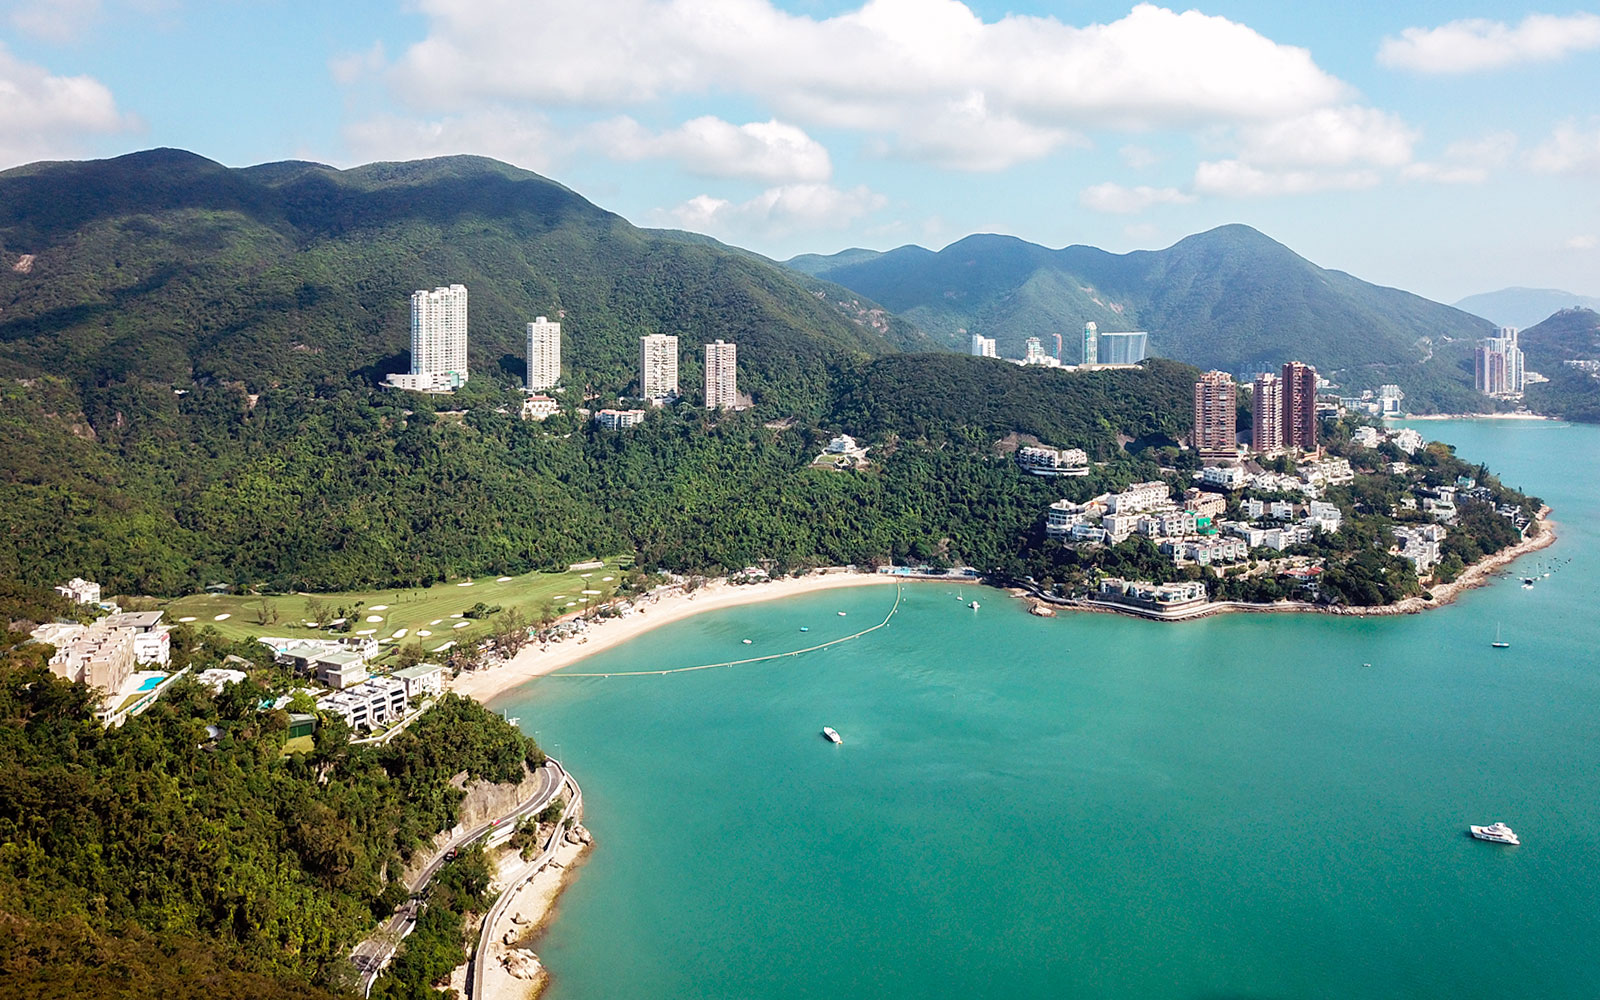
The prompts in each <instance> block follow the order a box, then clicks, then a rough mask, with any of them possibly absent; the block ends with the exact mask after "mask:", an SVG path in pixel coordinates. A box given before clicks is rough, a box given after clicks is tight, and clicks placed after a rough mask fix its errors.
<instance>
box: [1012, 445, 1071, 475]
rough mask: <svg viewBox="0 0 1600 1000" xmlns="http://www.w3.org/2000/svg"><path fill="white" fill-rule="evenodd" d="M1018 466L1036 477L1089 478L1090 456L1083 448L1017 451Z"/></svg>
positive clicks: (1024, 449) (1020, 449)
mask: <svg viewBox="0 0 1600 1000" xmlns="http://www.w3.org/2000/svg"><path fill="white" fill-rule="evenodd" d="M1017 464H1018V465H1020V466H1022V469H1023V471H1024V472H1029V473H1032V474H1033V475H1035V476H1087V475H1088V474H1089V455H1088V453H1087V452H1085V451H1084V450H1083V449H1082V448H1064V449H1060V450H1058V449H1055V448H1039V447H1027V448H1018V449H1017Z"/></svg>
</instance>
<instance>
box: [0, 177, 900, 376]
mask: <svg viewBox="0 0 1600 1000" xmlns="http://www.w3.org/2000/svg"><path fill="white" fill-rule="evenodd" d="M25 254H26V255H31V266H30V267H28V268H27V269H26V270H22V271H19V270H17V269H16V268H17V264H18V262H19V261H20V260H21V257H22V256H23V255H25ZM456 282H459V283H462V284H466V285H467V286H468V288H469V291H470V293H471V296H472V298H471V308H470V309H469V352H470V358H471V367H472V371H473V373H474V375H475V376H480V375H481V376H485V377H489V378H494V379H500V380H505V381H509V380H511V379H512V378H514V377H515V375H516V371H517V368H518V363H519V362H520V359H521V358H522V357H523V355H524V347H523V343H524V342H523V326H524V324H525V323H526V322H527V321H529V320H531V319H533V318H534V317H535V316H536V315H548V316H551V317H553V318H562V317H563V313H565V316H564V321H563V337H564V340H565V342H566V349H565V350H564V352H563V354H564V357H563V360H564V362H565V363H566V367H567V368H568V375H569V382H570V384H573V385H577V386H585V385H592V386H594V387H595V390H596V391H598V392H601V393H603V394H604V393H609V394H611V395H612V396H615V395H617V394H621V393H624V392H626V391H627V390H628V389H629V387H630V385H631V383H632V380H633V378H634V370H635V361H636V357H635V354H636V351H637V339H636V338H637V337H638V336H639V335H640V334H643V333H654V332H670V333H675V334H678V335H679V336H680V338H681V340H682V344H681V347H682V349H683V354H684V358H683V370H682V377H683V381H684V382H685V383H686V384H687V385H688V386H691V387H692V386H693V385H694V384H695V381H696V380H697V378H698V375H699V360H698V358H697V356H696V351H695V348H696V347H698V346H699V344H700V343H702V342H705V341H709V340H712V339H716V338H718V337H720V338H723V339H728V340H734V341H738V342H740V343H741V345H742V346H743V347H744V348H745V350H744V351H742V352H741V358H740V360H741V373H740V374H741V388H742V389H745V391H748V392H753V393H754V394H755V395H756V397H757V398H758V399H761V398H763V397H770V398H771V399H772V400H773V401H774V402H776V403H778V404H779V405H785V406H787V405H792V404H794V403H795V402H796V401H798V400H800V399H802V398H808V397H815V396H818V395H819V393H818V392H817V391H816V390H817V387H818V386H819V385H821V384H822V383H824V382H825V381H826V380H827V379H828V377H829V374H828V369H829V365H830V364H831V363H833V362H830V360H829V359H848V358H861V357H868V356H874V355H878V354H883V353H888V352H891V351H894V350H899V349H903V348H906V347H911V348H913V349H916V348H923V347H927V346H931V345H929V344H927V343H926V341H925V338H923V336H922V334H921V333H920V331H917V330H915V329H914V328H912V327H910V326H909V325H906V324H888V323H886V322H881V323H877V324H876V325H874V323H873V322H872V321H871V318H870V316H868V317H865V318H864V316H863V313H870V309H866V310H863V309H858V308H854V307H846V306H845V305H842V304H841V303H840V302H839V301H838V300H839V298H840V296H838V295H834V296H831V297H830V296H829V295H828V294H826V293H825V294H823V295H820V296H819V295H818V290H819V289H820V288H821V287H822V283H820V282H818V281H817V280H816V279H812V278H809V277H805V278H802V277H801V276H799V275H796V274H795V273H794V272H791V271H789V270H787V269H785V268H781V267H779V266H777V265H775V264H772V263H771V262H768V261H765V260H764V259H762V258H760V257H759V256H758V255H753V254H749V253H747V252H743V251H737V252H736V251H735V250H733V249H732V248H728V247H725V246H723V245H722V244H718V243H715V242H714V241H711V242H704V241H696V240H693V239H691V238H688V236H684V237H677V236H668V235H665V234H662V233H659V232H652V231H649V230H643V229H639V228H636V227H634V226H632V225H631V224H630V223H628V222H627V221H626V220H625V219H623V218H622V217H621V216H619V215H616V214H615V213H612V212H609V211H607V210H605V209H603V208H600V207H599V206H596V205H594V204H593V203H591V202H589V201H588V200H587V199H584V198H583V197H582V196H580V195H578V194H577V193H575V192H573V191H572V190H571V189H570V188H567V187H565V186H564V185H561V184H559V183H557V182H555V181H552V180H550V179H549V178H545V177H542V176H541V175H539V174H536V173H533V172H531V171H525V170H521V169H520V168H517V167H513V166H510V165H509V164H504V163H500V162H499V161H495V160H490V159H487V158H483V157H472V156H455V157H440V158H435V159H431V160H419V161H405V162H380V163H372V164H365V165H362V166H359V167H353V168H349V169H346V170H340V169H337V168H334V167H330V166H327V165H325V164H317V163H310V162H307V161H282V162H278V163H267V164H258V165H255V166H251V167H243V168H230V167H226V166H223V165H222V164H219V163H216V162H214V161H211V160H208V159H206V158H205V157H202V156H199V155H197V154H194V153H190V152H187V151H184V150H177V149H155V150H147V151H142V152H139V153H132V154H128V155H126V156H122V157H117V158H114V159H110V160H90V161H70V162H59V163H39V164H29V165H27V166H24V167H20V168H15V169H13V170H8V171H4V172H0V373H5V374H8V375H12V376H16V377H31V376H35V375H39V374H61V375H65V376H67V377H69V378H71V379H73V380H74V381H76V382H78V383H79V384H80V385H82V386H84V387H86V388H93V387H98V386H106V385H111V384H116V383H118V382H121V381H125V380H127V379H129V378H145V379H151V380H154V381H157V382H167V383H170V384H173V385H179V386H181V385H186V384H189V383H190V382H192V381H193V380H196V379H218V380H222V381H229V382H240V383H242V384H244V385H246V386H247V387H249V388H251V389H252V390H254V391H259V390H260V389H261V388H265V387H268V386H272V385H278V384H286V383H294V382H305V381H311V382H315V381H318V380H322V379H328V378H333V379H346V378H352V377H355V378H361V379H365V380H368V381H372V380H375V379H376V378H377V377H380V376H381V375H382V374H383V373H384V372H386V371H399V370H404V366H405V362H406V358H407V354H408V351H409V320H408V310H409V306H408V301H409V295H410V293H411V292H412V291H413V290H415V289H417V288H431V287H434V286H437V285H441V284H450V283H456ZM858 297H859V296H858ZM808 387H809V388H808Z"/></svg>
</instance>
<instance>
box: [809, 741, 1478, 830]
mask: <svg viewBox="0 0 1600 1000" xmlns="http://www.w3.org/2000/svg"><path fill="white" fill-rule="evenodd" d="M822 735H824V736H826V737H827V738H828V742H829V743H843V742H844V737H842V736H840V735H839V733H838V732H837V731H836V730H835V729H834V728H833V727H832V726H823V727H822ZM1473 829H1474V830H1476V829H1477V827H1473ZM1473 836H1477V835H1476V834H1474V835H1473Z"/></svg>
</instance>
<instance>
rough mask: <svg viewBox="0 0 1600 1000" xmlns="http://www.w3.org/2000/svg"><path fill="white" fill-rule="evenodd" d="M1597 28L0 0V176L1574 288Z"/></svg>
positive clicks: (1482, 16) (734, 236) (1348, 2)
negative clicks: (992, 237)
mask: <svg viewBox="0 0 1600 1000" xmlns="http://www.w3.org/2000/svg"><path fill="white" fill-rule="evenodd" d="M1597 95H1600V13H1596V12H1595V11H1594V10H1585V9H1582V8H1569V7H1524V6H1520V5H1514V4H1486V3H1476V2H1453V3H1448V4H1446V3H1434V2H1417V3H1405V4H1396V3H1368V2H1364V0H1345V2H1340V3H1332V2H1322V0H1309V2H1298V3H1292V4H1290V3H1283V2H1282V0H1273V2H1252V0H1213V2H1208V3H1206V4H1205V5H1204V6H1202V7H1198V8H1193V9H1190V8H1185V7H1182V6H1171V7H1169V6H1160V5H1157V4H1151V3H1141V4H1137V5H1130V4H1128V3H1126V2H1124V3H1120V4H1119V3H1018V4H1015V5H1008V4H999V3H991V2H988V0H970V2H968V3H965V4H964V3H962V2H959V0H868V2H866V3H865V4H862V3H860V2H855V0H565V2H561V0H556V2H552V0H408V2H381V0H337V2H327V0H322V2H301V0H254V2H251V0H31V2H26V0H0V168H4V167H9V166H15V165H18V164H23V163H28V162H31V161H34V160H40V159H78V158H89V157H103V156H115V155H118V154H121V153H126V152H130V151H133V150H138V149H147V148H151V147H156V146H175V147H180V148H183V149H188V150H192V151H193V152H196V153H199V154H201V155H203V156H207V157H210V158H211V159H214V160H217V161H219V162H222V163H225V164H228V165H230V166H245V165H249V164H254V163H262V162H269V161H273V160H284V159H309V160H316V161H320V162H323V163H329V164H333V165H335V166H340V167H347V166H353V165H356V164H360V163H366V162H370V161H373V160H394V159H413V158H419V157H426V156H441V155H448V154H455V153H475V154H481V155H485V156H492V157H495V158H497V159H501V160H505V161H508V162H510V163H514V164H516V165H518V166H521V167H525V168H527V169H530V170H535V171H538V172H539V173H541V174H544V175H545V176H548V177H551V178H553V179H555V180H557V181H559V182H561V183H563V184H565V185H567V186H568V187H570V188H572V189H573V190H575V191H577V192H579V193H580V194H582V195H584V196H585V197H587V198H589V199H590V200H591V201H594V202H595V203H596V204H598V205H600V206H602V207H604V208H607V209H610V210H612V211H614V212H618V213H619V214H621V215H623V216H624V217H626V218H627V219H629V220H630V221H632V222H634V223H635V224H638V225H642V226H661V227H672V228H682V229H690V230H694V231H696V232H703V233H708V234H710V235H712V236H715V237H717V238H719V239H722V240H725V241H727V242H729V243H733V244H736V245H739V246H744V247H748V248H750V249H753V250H756V251H759V252H761V253H764V254H767V255H769V256H772V257H775V258H779V259H784V258H787V257H789V256H792V255H794V254H798V253H833V252H836V251H838V250H842V249H845V248H848V247H868V248H872V249H879V250H883V249H890V248H893V247H896V246H900V245H903V244H907V243H916V244H920V245H923V246H926V247H930V248H932V249H939V248H941V247H943V246H945V245H947V244H949V243H951V242H954V241H955V240H958V239H960V238H961V237H963V236H966V235H969V234H971V233H974V232H991V233H1007V234H1012V235H1015V236H1019V237H1021V238H1023V239H1027V240H1031V241H1033V242H1036V243H1041V244H1044V245H1046V246H1051V247H1060V246H1066V245H1069V244H1075V243H1084V244H1090V245H1094V246H1099V247H1103V248H1105V249H1107V250H1112V251H1115V252H1126V251H1129V250H1137V249H1156V248H1160V247H1165V246H1169V245H1171V244H1172V243H1174V242H1176V241H1177V240H1179V239H1181V238H1183V237H1184V236H1186V235H1189V234H1192V233H1196V232H1201V231H1204V230H1206V229H1210V228H1212V227H1214V226H1218V225H1223V224H1227V223H1233V222H1243V223H1246V224H1248V225H1251V226H1254V227H1256V228H1257V229H1259V230H1261V231H1262V232H1264V233H1266V234H1267V235H1268V236H1271V237H1273V238H1274V239H1276V240H1278V241H1280V242H1282V243H1284V244H1286V245H1288V246H1289V247H1291V248H1292V249H1294V250H1295V251H1297V252H1299V253H1300V254H1302V255H1303V256H1305V257H1307V258H1309V259H1311V260H1312V261H1314V262H1315V263H1317V264H1320V265H1322V266H1324V267H1332V268H1337V269H1340V270H1344V271H1348V272H1350V273H1352V274H1354V275H1356V276H1358V277H1360V278H1363V279H1365V280H1368V281H1373V282H1377V283H1379V284H1384V285H1394V286H1397V287H1401V288H1406V289H1409V290H1411V291H1415V292H1417V293H1419V294H1422V295H1426V296H1428V297H1430V298H1434V299H1438V300H1440V301H1445V302H1453V301H1455V300H1457V299H1459V298H1462V297H1464V296H1466V295H1469V294H1473V293H1476V292H1483V291H1491V290H1494V289H1497V288H1501V287H1505V286H1509V285H1526V286H1531V287H1553V288H1562V289H1565V290H1567V291H1572V292H1577V293H1580V294H1589V295H1600V99H1597Z"/></svg>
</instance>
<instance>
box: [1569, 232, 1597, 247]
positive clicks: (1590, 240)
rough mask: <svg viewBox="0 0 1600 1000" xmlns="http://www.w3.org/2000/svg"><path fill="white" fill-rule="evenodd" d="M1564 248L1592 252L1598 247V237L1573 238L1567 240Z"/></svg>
mask: <svg viewBox="0 0 1600 1000" xmlns="http://www.w3.org/2000/svg"><path fill="white" fill-rule="evenodd" d="M1565 246H1566V248H1567V249H1568V250H1593V249H1594V248H1595V247H1600V237H1596V236H1593V235H1584V236H1574V237H1572V238H1571V239H1569V240H1567V242H1566V243H1565Z"/></svg>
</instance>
